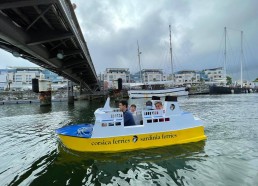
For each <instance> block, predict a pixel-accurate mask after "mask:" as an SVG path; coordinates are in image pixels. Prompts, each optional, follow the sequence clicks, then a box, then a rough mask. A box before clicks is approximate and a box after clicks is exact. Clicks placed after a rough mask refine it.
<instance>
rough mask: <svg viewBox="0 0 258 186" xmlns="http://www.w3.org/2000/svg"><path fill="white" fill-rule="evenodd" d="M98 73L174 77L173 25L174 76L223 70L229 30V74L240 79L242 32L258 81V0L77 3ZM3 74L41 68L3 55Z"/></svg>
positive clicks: (250, 75) (249, 72) (247, 71)
mask: <svg viewBox="0 0 258 186" xmlns="http://www.w3.org/2000/svg"><path fill="white" fill-rule="evenodd" d="M72 2H73V3H75V4H76V5H77V8H76V9H75V13H76V15H77V19H78V21H79V23H80V26H81V29H82V32H83V35H84V37H85V40H86V42H87V45H88V48H89V51H90V54H91V57H92V60H93V64H94V66H95V69H96V71H97V73H100V72H101V73H103V72H104V70H105V69H106V68H130V71H131V72H136V71H138V70H139V63H138V57H137V40H138V42H139V46H140V51H141V52H142V54H141V68H142V69H146V68H159V69H163V70H164V72H165V73H170V72H171V64H170V54H169V25H171V28H172V48H173V64H174V71H179V70H202V69H206V68H216V67H222V66H223V63H224V61H223V60H224V57H223V55H224V27H225V26H226V27H227V31H228V35H227V36H228V37H227V38H228V39H227V43H228V50H227V54H228V55H227V58H228V63H227V71H228V73H229V75H231V76H233V77H234V78H235V79H239V77H240V72H239V71H240V58H241V57H240V56H241V55H240V51H241V32H240V31H241V30H243V31H244V40H243V41H244V42H243V49H244V58H243V59H244V60H243V67H244V72H243V73H244V78H245V79H249V80H254V79H255V78H257V77H258V55H257V52H258V13H257V7H258V1H257V0H216V1H214V0H191V1H190V0H188V1H187V0H180V1H179V0H159V1H157V0H127V1H124V0H98V1H97V0H87V1H86V0H72ZM0 55H1V63H0V68H5V67H6V66H35V65H33V64H31V63H30V62H26V61H24V60H22V59H20V58H14V57H13V56H12V55H11V54H9V53H7V52H4V51H2V50H0Z"/></svg>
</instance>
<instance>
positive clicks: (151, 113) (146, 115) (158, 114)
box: [143, 110, 164, 118]
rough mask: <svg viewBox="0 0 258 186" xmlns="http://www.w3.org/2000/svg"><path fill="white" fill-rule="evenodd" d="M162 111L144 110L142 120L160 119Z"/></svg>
mask: <svg viewBox="0 0 258 186" xmlns="http://www.w3.org/2000/svg"><path fill="white" fill-rule="evenodd" d="M163 113H164V111H163V110H147V111H146V110H144V111H143V117H144V118H150V117H161V116H163Z"/></svg>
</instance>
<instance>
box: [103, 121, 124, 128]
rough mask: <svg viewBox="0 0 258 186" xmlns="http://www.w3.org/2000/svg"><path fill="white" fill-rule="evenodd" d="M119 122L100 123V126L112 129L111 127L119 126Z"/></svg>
mask: <svg viewBox="0 0 258 186" xmlns="http://www.w3.org/2000/svg"><path fill="white" fill-rule="evenodd" d="M120 125H121V122H109V123H102V124H101V126H102V127H107V126H109V127H113V126H120Z"/></svg>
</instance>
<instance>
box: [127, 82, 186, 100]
mask: <svg viewBox="0 0 258 186" xmlns="http://www.w3.org/2000/svg"><path fill="white" fill-rule="evenodd" d="M161 85H163V87H164V85H165V84H161ZM153 86H154V85H153V84H148V85H142V87H144V88H143V89H137V90H136V89H135V90H132V89H131V90H128V96H129V98H151V97H152V96H158V97H165V96H188V94H189V92H188V88H186V87H172V88H159V89H155V88H153ZM154 87H155V86H154Z"/></svg>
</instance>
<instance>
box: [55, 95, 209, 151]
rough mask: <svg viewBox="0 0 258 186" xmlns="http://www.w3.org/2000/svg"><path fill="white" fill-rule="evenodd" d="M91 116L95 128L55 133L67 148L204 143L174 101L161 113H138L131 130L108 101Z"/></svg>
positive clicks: (196, 122)
mask: <svg viewBox="0 0 258 186" xmlns="http://www.w3.org/2000/svg"><path fill="white" fill-rule="evenodd" d="M153 101H154V100H153ZM94 114H95V117H96V121H95V124H94V125H93V124H78V125H69V126H65V127H63V128H60V129H57V130H56V132H57V134H58V135H59V137H60V139H61V141H62V143H63V144H64V145H65V146H66V147H67V148H69V149H72V150H75V151H84V152H117V151H128V150H136V149H144V148H155V147H162V146H168V145H175V144H183V143H189V142H197V141H200V140H204V139H206V136H205V134H204V127H203V125H202V121H201V120H200V119H197V118H194V116H193V115H192V114H191V113H189V112H183V111H181V110H180V108H179V105H178V103H177V97H172V96H170V97H166V98H165V102H164V110H142V111H137V114H136V115H135V116H134V118H138V119H136V120H137V121H141V122H139V123H137V121H136V123H137V124H136V125H134V126H124V120H123V113H122V112H120V111H119V109H117V108H110V106H109V98H108V99H107V101H106V103H105V106H104V108H98V109H97V110H96V111H95V113H94ZM139 118H140V119H139Z"/></svg>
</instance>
